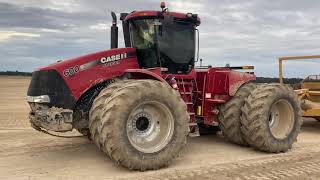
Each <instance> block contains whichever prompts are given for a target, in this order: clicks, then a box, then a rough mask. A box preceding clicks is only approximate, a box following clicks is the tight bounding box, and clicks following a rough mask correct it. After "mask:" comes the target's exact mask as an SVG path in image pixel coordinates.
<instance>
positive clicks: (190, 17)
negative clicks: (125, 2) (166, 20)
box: [124, 11, 201, 26]
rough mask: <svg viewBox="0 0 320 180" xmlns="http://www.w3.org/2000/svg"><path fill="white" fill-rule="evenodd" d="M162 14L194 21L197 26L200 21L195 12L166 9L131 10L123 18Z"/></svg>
mask: <svg viewBox="0 0 320 180" xmlns="http://www.w3.org/2000/svg"><path fill="white" fill-rule="evenodd" d="M163 15H171V16H173V18H174V19H178V20H185V21H190V22H194V23H195V25H196V26H199V25H200V23H201V21H200V18H199V17H198V15H197V14H192V13H178V12H168V11H164V12H163V11H133V12H131V13H129V14H128V15H127V16H126V17H125V19H124V20H125V21H127V20H133V19H139V18H153V17H163Z"/></svg>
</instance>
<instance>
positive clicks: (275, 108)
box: [27, 3, 302, 171]
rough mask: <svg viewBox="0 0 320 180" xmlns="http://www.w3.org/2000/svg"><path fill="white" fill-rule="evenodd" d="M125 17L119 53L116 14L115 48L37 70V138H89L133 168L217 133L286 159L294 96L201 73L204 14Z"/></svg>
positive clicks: (238, 78)
mask: <svg viewBox="0 0 320 180" xmlns="http://www.w3.org/2000/svg"><path fill="white" fill-rule="evenodd" d="M161 8H162V10H161V11H133V12H131V13H121V18H120V19H121V20H122V26H123V34H124V42H125V46H126V47H125V48H118V28H117V18H116V15H115V13H112V17H113V25H112V27H111V49H110V50H105V51H101V52H97V53H93V54H89V55H85V56H82V57H78V58H74V59H69V60H64V61H60V62H57V63H55V64H52V65H49V66H47V67H43V68H39V69H37V70H36V71H34V72H33V75H32V80H31V83H30V86H29V90H28V94H27V95H28V96H27V101H28V103H29V105H30V107H31V112H30V122H31V125H32V126H33V127H34V128H35V129H37V130H40V131H55V132H67V131H72V130H73V129H77V130H79V132H81V133H82V134H84V135H88V136H89V137H90V139H92V141H94V143H95V144H96V145H97V146H98V148H99V149H100V150H102V151H103V152H104V153H105V154H107V155H108V156H109V157H110V158H111V159H112V160H114V161H115V162H116V163H118V164H120V165H122V166H124V167H127V168H129V169H133V170H140V171H144V170H149V169H159V168H161V167H165V166H168V165H169V164H170V162H172V160H173V159H174V158H175V157H177V156H178V155H179V153H180V152H181V150H182V148H183V147H184V146H185V145H186V142H187V135H188V134H189V135H191V136H197V135H199V129H200V134H201V131H203V130H215V129H216V128H220V129H221V130H222V133H223V135H224V136H225V137H226V138H227V139H228V140H229V141H231V142H233V143H236V144H240V145H246V146H247V145H249V146H252V147H254V148H255V149H258V150H261V151H266V152H274V153H278V152H285V151H287V150H288V149H290V148H291V147H292V144H293V143H294V141H296V138H297V135H298V133H299V130H300V126H301V122H302V118H301V111H300V105H299V100H298V97H297V95H296V94H295V93H294V91H293V90H292V89H291V88H290V87H288V86H286V85H280V84H255V83H252V82H251V81H254V80H255V78H256V77H255V75H254V74H253V73H248V72H238V71H235V69H247V68H248V66H245V67H221V68H220V67H216V68H213V67H210V66H208V67H203V66H202V67H195V62H196V61H197V59H198V55H197V54H198V50H196V49H197V47H199V43H198V42H199V41H197V40H198V39H199V37H198V33H197V31H198V30H197V29H196V27H197V26H199V25H200V18H199V17H198V16H197V14H192V13H187V14H183V13H176V12H169V11H168V9H167V8H165V6H164V3H161Z"/></svg>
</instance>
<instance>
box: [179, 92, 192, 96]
mask: <svg viewBox="0 0 320 180" xmlns="http://www.w3.org/2000/svg"><path fill="white" fill-rule="evenodd" d="M180 94H186V95H190V94H191V92H180Z"/></svg>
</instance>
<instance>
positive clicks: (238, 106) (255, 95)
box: [219, 83, 302, 153]
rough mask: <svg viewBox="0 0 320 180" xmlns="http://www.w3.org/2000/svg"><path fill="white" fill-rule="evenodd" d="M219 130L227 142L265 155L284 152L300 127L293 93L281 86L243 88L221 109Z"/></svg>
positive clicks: (298, 111) (299, 115)
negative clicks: (247, 147) (253, 149)
mask: <svg viewBox="0 0 320 180" xmlns="http://www.w3.org/2000/svg"><path fill="white" fill-rule="evenodd" d="M219 120H220V128H221V130H222V132H223V134H224V136H225V137H226V138H227V139H228V140H229V141H231V142H233V143H236V144H240V145H249V146H252V147H253V148H255V149H258V150H261V151H266V152H274V153H278V152H285V151H287V150H288V149H290V148H291V147H292V144H293V143H294V142H295V141H296V139H297V136H298V133H299V131H300V127H301V124H302V117H301V110H300V103H299V100H298V96H297V95H296V93H295V92H294V91H293V90H292V89H291V88H290V87H289V86H286V85H281V84H275V83H274V84H251V83H249V84H245V85H243V86H242V87H241V88H239V90H238V92H237V93H236V95H235V96H234V97H233V98H232V99H231V100H230V101H229V102H227V103H226V104H225V105H223V106H222V107H221V110H220V115H219Z"/></svg>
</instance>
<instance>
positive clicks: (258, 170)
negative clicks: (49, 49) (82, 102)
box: [0, 76, 320, 180]
mask: <svg viewBox="0 0 320 180" xmlns="http://www.w3.org/2000/svg"><path fill="white" fill-rule="evenodd" d="M29 81H30V78H26V77H8V76H0V179H28V180H29V179H61V180H62V179H63V180H65V179H93V180H95V179H144V180H146V179H265V180H267V179H320V122H317V121H315V120H312V119H308V120H305V123H304V125H303V129H302V132H301V134H300V135H299V138H298V142H297V143H296V144H294V147H293V149H292V150H290V151H289V152H287V153H281V154H266V153H262V152H257V151H255V150H253V149H251V148H246V147H240V146H237V145H232V144H230V143H228V142H226V141H225V140H224V139H223V137H221V136H220V135H215V136H202V137H196V138H189V140H188V145H187V147H186V149H185V150H184V152H183V153H182V154H181V157H179V158H178V159H176V160H175V161H174V163H173V164H172V165H171V166H170V167H168V168H165V169H161V170H157V171H147V172H132V171H128V170H126V169H124V168H121V167H119V166H117V165H115V164H114V163H113V162H111V160H110V159H108V157H106V156H105V155H104V154H102V153H101V152H100V151H99V150H98V149H97V148H96V147H95V145H94V144H93V143H92V142H90V141H89V140H88V139H86V138H58V137H52V136H49V135H46V134H43V133H40V132H37V131H36V130H33V129H31V128H30V127H29V123H28V121H27V115H28V111H29V108H28V105H27V103H26V101H25V95H26V91H27V86H28V84H29Z"/></svg>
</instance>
